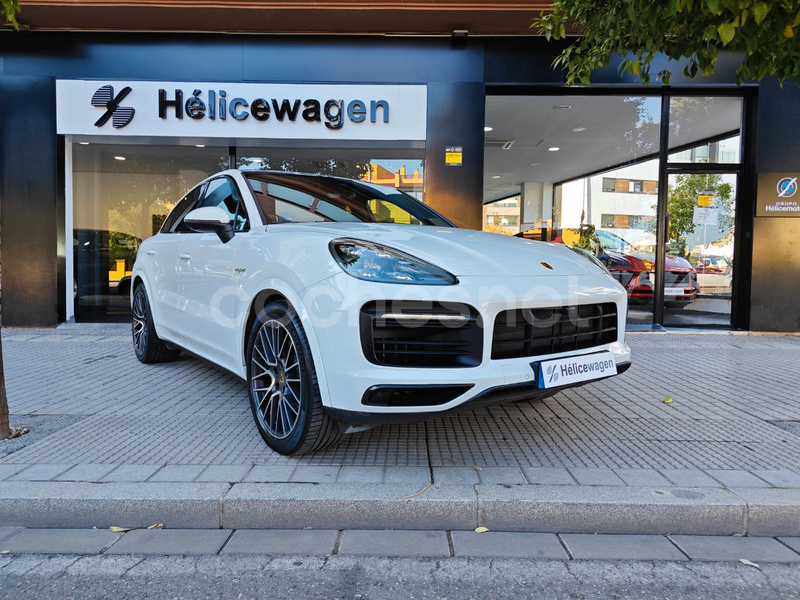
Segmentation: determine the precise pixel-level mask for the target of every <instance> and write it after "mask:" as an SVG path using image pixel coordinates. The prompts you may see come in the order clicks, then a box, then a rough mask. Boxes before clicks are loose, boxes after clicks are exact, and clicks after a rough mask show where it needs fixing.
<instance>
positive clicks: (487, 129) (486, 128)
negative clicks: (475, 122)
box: [483, 125, 494, 133]
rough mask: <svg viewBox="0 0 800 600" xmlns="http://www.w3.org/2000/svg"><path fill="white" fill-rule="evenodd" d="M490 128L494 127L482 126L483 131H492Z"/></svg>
mask: <svg viewBox="0 0 800 600" xmlns="http://www.w3.org/2000/svg"><path fill="white" fill-rule="evenodd" d="M492 129H494V127H489V126H488V125H487V126H486V127H484V128H483V131H484V133H489V132H490V131H492Z"/></svg>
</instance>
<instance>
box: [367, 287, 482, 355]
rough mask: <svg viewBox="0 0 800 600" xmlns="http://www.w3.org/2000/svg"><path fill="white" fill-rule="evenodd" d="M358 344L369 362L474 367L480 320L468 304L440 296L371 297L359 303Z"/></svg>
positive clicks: (480, 329) (480, 337)
mask: <svg viewBox="0 0 800 600" xmlns="http://www.w3.org/2000/svg"><path fill="white" fill-rule="evenodd" d="M360 320H361V322H360V328H361V346H362V349H363V351H364V356H366V358H367V360H369V361H370V362H371V363H375V364H378V365H387V366H393V367H474V366H476V365H479V364H480V362H481V358H482V355H483V324H482V321H481V318H480V315H478V312H477V311H476V310H475V309H474V308H472V307H471V306H467V305H465V304H457V303H446V304H444V303H439V302H413V301H397V302H389V301H386V302H370V303H368V304H366V305H364V307H363V308H362V309H361V316H360Z"/></svg>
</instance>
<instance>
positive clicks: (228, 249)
mask: <svg viewBox="0 0 800 600" xmlns="http://www.w3.org/2000/svg"><path fill="white" fill-rule="evenodd" d="M207 206H216V207H219V208H222V209H223V210H225V211H226V212H227V213H228V214H229V215H230V218H231V225H232V226H233V230H234V233H235V234H236V235H234V237H233V239H231V240H230V241H228V242H227V243H223V242H222V241H221V240H220V238H219V237H218V236H217V235H216V234H213V233H187V234H185V235H183V236H182V237H183V243H182V244H181V249H180V253H179V255H178V271H179V278H180V289H181V297H182V310H181V313H180V317H179V318H180V328H181V331H182V332H183V335H184V339H185V342H186V346H187V349H189V350H192V351H194V352H196V353H197V354H199V355H201V356H204V357H207V358H209V359H210V360H213V361H214V362H217V363H221V364H223V365H232V364H235V361H236V358H237V357H238V350H237V339H238V338H237V335H236V331H235V323H236V318H235V317H236V314H235V311H236V305H237V302H236V298H237V296H236V294H237V291H238V288H237V286H236V283H235V279H234V275H235V273H234V258H235V256H236V249H237V247H238V246H239V243H240V241H241V239H242V234H243V233H245V232H247V231H249V230H250V221H249V218H248V215H247V210H246V208H245V206H244V203H243V202H242V196H241V194H240V192H239V189H238V187H237V185H236V182H235V181H234V180H233V179H232V178H231V177H229V176H221V177H218V178H216V179H212V180H211V181H209V182H208V184H207V186H206V188H205V190H204V193H203V197H202V199H201V200H200V202H199V203H198V204H197V208H201V207H207Z"/></svg>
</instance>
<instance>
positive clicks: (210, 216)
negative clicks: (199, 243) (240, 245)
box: [183, 206, 233, 244]
mask: <svg viewBox="0 0 800 600" xmlns="http://www.w3.org/2000/svg"><path fill="white" fill-rule="evenodd" d="M183 222H184V223H186V225H187V227H189V229H191V230H192V231H196V232H198V233H216V234H217V235H218V236H219V239H220V240H222V243H223V244H226V243H227V242H230V241H231V240H232V239H233V226H232V225H231V221H230V216H229V215H228V213H226V212H225V211H224V210H222V209H221V208H219V207H218V206H205V207H203V208H195V209H194V210H193V211H191V212H190V213H189V214H188V215H186V217H185V218H184V219H183Z"/></svg>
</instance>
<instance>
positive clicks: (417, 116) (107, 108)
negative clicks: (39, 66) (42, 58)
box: [56, 80, 427, 141]
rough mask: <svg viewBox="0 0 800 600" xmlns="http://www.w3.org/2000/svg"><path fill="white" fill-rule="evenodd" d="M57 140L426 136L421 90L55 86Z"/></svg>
mask: <svg viewBox="0 0 800 600" xmlns="http://www.w3.org/2000/svg"><path fill="white" fill-rule="evenodd" d="M56 103H57V108H56V117H57V130H58V133H59V134H61V135H86V136H148V137H184V138H185V137H197V138H225V139H231V140H233V139H237V138H250V139H279V140H287V139H293V140H375V141H395V140H398V141H399V140H403V141H405V140H410V141H419V140H424V139H425V125H426V117H427V89H426V87H425V86H424V85H317V84H283V83H281V84H271V83H202V82H189V83H187V82H162V81H85V80H58V81H57V82H56Z"/></svg>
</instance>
